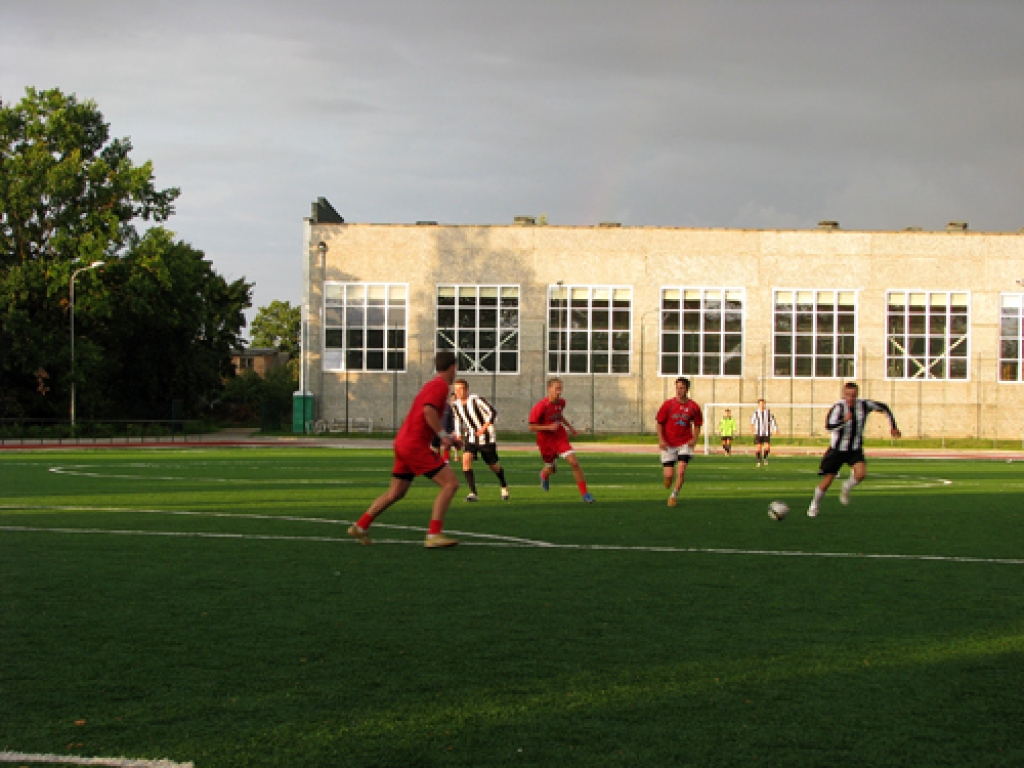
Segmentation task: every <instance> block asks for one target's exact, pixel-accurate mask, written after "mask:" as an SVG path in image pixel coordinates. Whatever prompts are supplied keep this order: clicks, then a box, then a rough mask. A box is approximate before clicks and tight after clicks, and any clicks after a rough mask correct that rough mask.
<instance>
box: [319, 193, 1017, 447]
mask: <svg viewBox="0 0 1024 768" xmlns="http://www.w3.org/2000/svg"><path fill="white" fill-rule="evenodd" d="M303 254H304V262H303V277H304V290H303V304H304V307H303V309H304V317H305V318H306V323H307V329H306V338H305V340H304V342H305V343H304V344H303V349H304V350H308V354H307V355H306V357H305V361H304V365H303V381H304V384H305V389H306V390H307V391H309V392H312V393H313V395H314V399H315V400H314V403H315V404H314V411H315V415H316V418H318V419H327V420H331V419H339V420H341V419H351V418H372V419H373V420H374V422H375V423H378V424H381V423H383V424H385V425H388V426H390V425H391V424H392V423H393V422H394V423H400V420H401V418H402V417H403V416H404V414H405V409H406V408H407V407H408V403H409V401H410V400H411V399H412V397H413V396H414V395H415V393H416V391H417V389H418V387H419V386H420V385H421V384H422V383H423V382H424V381H425V380H426V379H428V378H429V377H430V376H431V375H432V371H431V359H432V357H433V355H434V353H435V351H437V350H440V349H454V350H457V352H458V354H459V368H460V373H461V374H462V375H463V376H465V378H467V379H469V381H470V385H471V387H472V388H473V389H474V390H475V391H478V392H480V393H481V394H484V395H485V396H486V397H488V399H492V401H493V402H495V404H496V406H497V408H498V411H499V413H500V417H499V418H500V419H501V425H502V427H503V428H504V429H506V430H514V429H523V430H525V428H526V417H527V414H528V413H529V407H530V405H531V404H532V403H533V402H534V401H536V400H537V399H539V398H540V397H542V396H543V394H544V391H545V387H544V381H545V379H546V378H548V377H549V376H551V375H558V376H561V377H562V378H563V379H564V381H565V392H566V398H567V400H568V402H569V408H570V413H569V416H570V418H571V419H572V421H573V423H574V424H576V425H577V426H582V427H585V428H590V429H594V430H596V431H621V432H637V431H641V430H646V431H653V428H654V426H653V417H654V416H653V415H654V412H655V410H656V408H657V405H658V404H659V403H660V402H661V401H662V399H663V398H665V397H669V396H671V394H672V392H673V390H672V382H673V380H674V379H675V378H676V377H677V376H687V377H690V378H691V379H692V380H693V389H692V395H693V397H694V398H695V399H696V400H697V401H698V402H701V403H719V404H726V403H730V404H747V403H749V404H750V406H751V407H753V403H754V402H755V401H756V400H757V398H758V397H764V398H765V399H766V400H767V401H768V403H769V404H770V407H771V408H772V410H773V411H774V412H775V413H776V415H777V417H779V427H780V433H781V435H782V436H783V437H785V436H789V435H790V434H792V435H794V436H803V435H819V436H820V435H822V434H823V433H824V426H823V425H824V411H823V410H822V409H823V408H824V407H825V406H827V405H828V404H831V403H833V402H835V401H836V400H838V399H839V397H840V389H841V384H842V382H844V381H847V380H852V381H857V382H859V383H860V386H861V392H862V395H863V396H864V397H871V398H877V399H879V400H883V401H885V402H888V403H889V404H890V405H892V406H893V409H894V411H895V412H896V416H897V418H898V420H899V423H900V426H901V428H902V429H903V431H904V434H905V435H906V436H908V437H918V436H921V437H929V436H934V437H938V436H940V435H941V436H942V437H954V436H956V437H983V438H995V437H1003V438H1005V439H1010V438H1016V439H1018V440H1019V439H1021V429H1022V425H1024V359H1022V354H1024V336H1022V332H1024V329H1022V314H1024V287H1022V286H1021V284H1020V282H1019V279H1020V278H1022V277H1024V235H1022V234H1021V233H992V232H972V231H969V230H968V228H967V225H966V224H965V223H963V222H951V224H950V226H949V227H948V228H947V229H946V230H942V231H920V230H919V229H915V228H909V229H907V230H905V231H892V232H870V231H845V230H842V229H841V228H840V227H839V224H838V223H837V222H822V223H821V225H819V227H818V228H817V229H813V230H745V229H710V228H704V229H701V228H676V227H623V226H619V225H617V224H615V223H613V222H605V223H602V224H599V225H594V226H554V225H544V224H538V223H536V221H535V220H534V219H532V218H530V217H516V220H515V223H513V224H505V225H446V224H441V225H439V224H437V223H435V222H427V221H424V222H418V223H417V224H352V223H346V222H345V221H344V219H343V218H342V217H341V216H340V215H339V214H338V213H337V212H336V211H334V209H333V208H332V207H331V206H330V203H328V202H327V201H326V200H324V199H323V198H321V199H320V200H319V201H318V202H316V203H314V205H313V215H312V216H311V217H310V218H309V219H306V221H305V227H304V235H303ZM733 413H734V415H737V417H738V418H740V415H739V414H737V412H736V410H735V408H734V409H733ZM706 418H707V419H709V422H708V423H715V422H714V421H712V419H714V418H715V415H714V414H713V413H708V414H706ZM740 421H742V418H740ZM886 426H887V425H886V424H885V423H884V419H883V420H880V421H879V422H878V424H875V425H873V426H872V429H875V428H876V427H877V430H876V431H877V434H874V433H872V435H871V436H873V437H883V436H884V435H883V433H885V430H884V429H883V428H884V427H886Z"/></svg>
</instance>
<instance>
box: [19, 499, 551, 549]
mask: <svg viewBox="0 0 1024 768" xmlns="http://www.w3.org/2000/svg"><path fill="white" fill-rule="evenodd" d="M4 509H39V510H56V511H59V512H128V513H135V514H144V515H174V516H186V517H227V518H238V519H242V520H271V521H274V520H287V521H290V522H297V523H321V524H324V525H352V521H351V520H331V519H329V518H324V517H298V516H296V515H256V514H244V513H242V514H234V513H231V512H195V511H193V510H187V509H125V508H124V507H86V506H70V505H69V506H59V505H49V504H38V505H29V504H0V510H4ZM374 527H376V528H393V529H395V530H398V531H416V532H417V533H426V532H427V529H426V528H421V527H418V526H414V525H395V524H393V523H374ZM0 530H3V529H2V528H0ZM39 530H43V531H46V530H57V529H56V528H54V529H50V528H40V529H39ZM70 530H72V531H76V530H84V529H78V528H72V529H70ZM105 530H108V529H105V528H98V529H96V531H97V532H99V533H102V532H103V531H105ZM141 533H145V532H144V531H143V532H141ZM184 533H185V534H187V533H188V532H187V531H186V532H184ZM448 533H453V534H457V535H459V536H474V537H476V538H479V539H494V540H496V541H506V542H509V543H512V544H522V545H525V546H533V547H549V546H552V545H551V544H549V543H548V542H546V541H537V540H535V539H523V538H520V537H518V536H502V535H501V534H497V533H476V532H475V531H456V530H450V529H449V531H448ZM167 535H169V536H171V535H176V534H175V533H174V532H171V533H169V534H167ZM183 535H184V534H183ZM239 535H244V534H239ZM211 536H212V534H211ZM224 536H225V537H232V536H235V534H224ZM256 536H257V534H253V537H254V538H255V537H256ZM265 538H271V539H273V538H284V539H297V540H300V541H301V540H302V538H301V537H296V536H284V537H274V536H267V537H265ZM308 540H309V541H345V539H339V538H335V537H331V536H323V537H309V538H308ZM399 543H401V542H399Z"/></svg>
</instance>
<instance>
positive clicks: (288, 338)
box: [251, 301, 302, 358]
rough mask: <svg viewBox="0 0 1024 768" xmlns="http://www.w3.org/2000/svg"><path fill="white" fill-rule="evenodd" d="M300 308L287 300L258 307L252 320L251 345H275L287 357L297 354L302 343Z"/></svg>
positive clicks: (293, 356)
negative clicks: (286, 354)
mask: <svg viewBox="0 0 1024 768" xmlns="http://www.w3.org/2000/svg"><path fill="white" fill-rule="evenodd" d="M301 333H302V310H301V308H300V307H293V306H292V305H291V303H290V302H287V301H272V302H270V304H269V305H267V306H265V307H260V308H259V311H258V312H257V313H256V317H254V318H253V321H252V329H251V335H252V346H254V347H276V348H277V349H279V350H281V351H282V352H287V353H288V355H289V357H291V358H296V357H298V356H299V352H300V346H301V343H302V338H301Z"/></svg>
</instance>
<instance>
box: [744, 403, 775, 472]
mask: <svg viewBox="0 0 1024 768" xmlns="http://www.w3.org/2000/svg"><path fill="white" fill-rule="evenodd" d="M750 428H751V429H752V430H753V431H754V447H755V448H756V449H757V466H759V467H760V466H761V464H762V462H763V463H764V465H765V466H766V467H767V466H768V454H769V453H771V452H772V433H773V432H778V431H779V425H778V424H777V423H776V421H775V414H773V413H772V412H771V411H769V410H768V409H767V408H766V407H765V405H764V400H763V399H761V400H758V401H757V410H755V411H754V415H753V416H751V417H750Z"/></svg>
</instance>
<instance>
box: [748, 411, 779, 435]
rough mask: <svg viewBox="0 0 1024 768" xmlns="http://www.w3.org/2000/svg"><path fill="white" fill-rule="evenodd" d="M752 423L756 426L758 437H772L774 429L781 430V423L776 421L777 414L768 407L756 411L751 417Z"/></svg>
mask: <svg viewBox="0 0 1024 768" xmlns="http://www.w3.org/2000/svg"><path fill="white" fill-rule="evenodd" d="M750 423H751V424H752V425H753V426H754V434H755V435H757V436H758V437H771V436H772V432H773V431H775V432H778V431H779V425H778V424H776V423H775V415H774V414H773V413H772V412H771V411H769V410H768V409H767V408H766V409H765V410H763V411H761V410H756V411H754V415H753V416H751V417H750Z"/></svg>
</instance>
